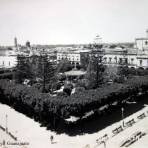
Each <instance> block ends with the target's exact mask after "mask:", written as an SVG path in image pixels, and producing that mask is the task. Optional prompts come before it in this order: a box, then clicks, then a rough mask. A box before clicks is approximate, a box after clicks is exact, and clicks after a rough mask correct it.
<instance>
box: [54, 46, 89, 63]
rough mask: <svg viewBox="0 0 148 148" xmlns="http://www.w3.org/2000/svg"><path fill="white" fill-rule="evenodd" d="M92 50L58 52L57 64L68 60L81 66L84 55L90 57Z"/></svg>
mask: <svg viewBox="0 0 148 148" xmlns="http://www.w3.org/2000/svg"><path fill="white" fill-rule="evenodd" d="M90 51H91V50H88V49H87V50H78V49H77V50H70V51H68V50H67V51H59V52H57V63H59V62H60V61H61V60H64V59H67V60H68V61H70V62H71V64H74V65H81V60H82V56H83V55H86V54H87V55H88V54H89V53H90Z"/></svg>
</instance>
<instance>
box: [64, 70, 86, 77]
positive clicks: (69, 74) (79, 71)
mask: <svg viewBox="0 0 148 148" xmlns="http://www.w3.org/2000/svg"><path fill="white" fill-rule="evenodd" d="M85 74H86V71H82V70H71V71H67V72H65V75H68V76H80V75H85Z"/></svg>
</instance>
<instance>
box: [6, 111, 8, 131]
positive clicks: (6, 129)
mask: <svg viewBox="0 0 148 148" xmlns="http://www.w3.org/2000/svg"><path fill="white" fill-rule="evenodd" d="M6 133H8V115H7V114H6Z"/></svg>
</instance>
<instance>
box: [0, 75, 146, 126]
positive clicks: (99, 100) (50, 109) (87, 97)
mask: <svg viewBox="0 0 148 148" xmlns="http://www.w3.org/2000/svg"><path fill="white" fill-rule="evenodd" d="M147 90H148V77H147V76H145V77H135V78H132V79H129V80H128V81H127V82H125V83H123V84H117V83H114V84H112V85H107V86H102V87H100V88H97V89H92V90H82V91H81V92H80V91H78V92H76V93H75V94H73V95H71V96H68V97H65V96H64V95H63V96H56V97H52V96H50V95H49V94H45V93H40V92H39V91H38V90H37V89H36V88H34V87H27V86H25V85H21V84H14V83H13V81H10V80H0V102H2V103H6V104H9V105H11V106H13V107H14V108H16V109H17V110H19V111H20V112H23V113H25V114H27V115H28V116H30V117H32V118H35V119H36V120H39V121H41V122H42V123H44V124H46V125H48V126H50V127H54V128H55V127H56V123H59V122H60V121H61V122H63V121H64V119H65V118H68V117H70V116H71V115H74V116H79V117H82V116H83V115H84V114H85V113H86V112H88V111H91V110H94V109H98V108H99V107H101V106H103V105H105V104H109V105H110V104H112V103H113V102H115V101H117V102H119V103H121V102H122V101H123V100H124V99H126V98H128V97H130V96H137V94H138V93H139V92H143V93H146V92H147Z"/></svg>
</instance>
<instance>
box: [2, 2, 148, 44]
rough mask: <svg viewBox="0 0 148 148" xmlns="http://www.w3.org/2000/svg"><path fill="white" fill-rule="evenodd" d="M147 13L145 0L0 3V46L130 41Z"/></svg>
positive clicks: (144, 25)
mask: <svg viewBox="0 0 148 148" xmlns="http://www.w3.org/2000/svg"><path fill="white" fill-rule="evenodd" d="M147 14H148V0H0V20H1V21H0V45H13V44H14V37H17V40H18V43H19V44H22V45H23V44H25V42H26V41H27V40H29V41H30V42H31V44H80V43H83V44H86V43H92V42H93V40H94V38H95V36H96V35H100V36H101V37H102V42H134V39H135V38H138V37H145V36H146V29H148V18H147Z"/></svg>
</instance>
